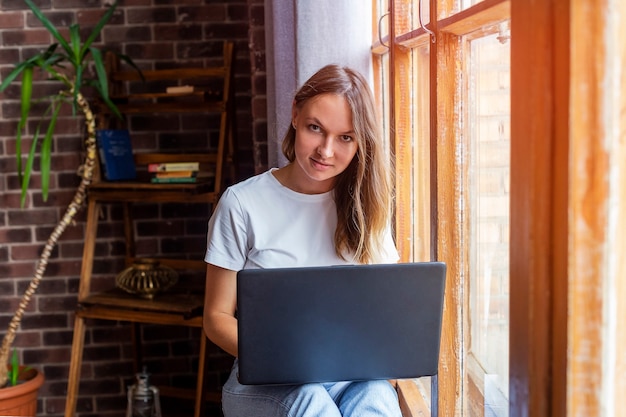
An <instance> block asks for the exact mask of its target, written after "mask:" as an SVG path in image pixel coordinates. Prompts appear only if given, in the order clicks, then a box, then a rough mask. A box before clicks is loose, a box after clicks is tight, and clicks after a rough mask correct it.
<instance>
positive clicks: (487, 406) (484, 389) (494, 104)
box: [373, 0, 510, 417]
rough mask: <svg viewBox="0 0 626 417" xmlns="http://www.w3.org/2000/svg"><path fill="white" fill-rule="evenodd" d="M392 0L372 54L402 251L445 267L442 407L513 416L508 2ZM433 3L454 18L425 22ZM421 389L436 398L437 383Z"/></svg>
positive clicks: (384, 8)
mask: <svg viewBox="0 0 626 417" xmlns="http://www.w3.org/2000/svg"><path fill="white" fill-rule="evenodd" d="M440 3H444V2H440ZM392 4H393V8H394V9H393V10H389V3H388V2H387V1H384V0H380V1H378V2H377V16H378V17H379V18H380V27H379V28H376V29H377V31H378V32H379V33H377V34H376V36H375V39H374V44H375V46H374V48H373V50H374V53H375V57H376V58H375V62H376V65H375V68H376V69H378V80H379V87H378V88H379V90H380V93H381V94H380V95H379V96H380V97H384V111H383V114H384V115H385V120H386V126H387V129H386V130H387V132H388V133H389V134H390V135H391V137H392V138H393V148H394V152H395V153H394V154H395V163H396V176H397V179H396V181H397V184H396V185H397V205H396V237H397V242H398V248H399V250H400V253H401V257H402V260H403V261H423V260H429V259H437V260H443V261H445V262H446V263H447V265H448V277H447V287H446V292H447V294H446V297H447V298H446V308H445V311H444V315H445V318H444V329H443V332H444V335H443V338H444V340H446V343H442V352H441V355H442V358H443V360H444V361H447V365H448V366H447V369H448V370H449V374H447V375H445V380H443V379H442V378H439V382H438V391H439V396H440V398H441V396H442V395H443V396H444V397H445V398H447V401H445V402H442V401H439V404H438V407H439V413H441V414H440V415H454V413H455V412H458V410H463V412H464V415H468V416H497V417H504V416H508V353H509V349H508V337H509V285H508V282H509V276H508V270H509V262H508V249H509V238H508V237H509V198H510V195H509V190H510V186H509V176H510V42H509V38H510V33H509V21H510V14H509V4H508V2H506V1H464V2H462V4H461V5H460V7H461V10H452V9H449V10H447V9H443V10H442V8H441V7H442V4H435V2H434V1H433V2H432V3H430V4H429V2H428V1H426V0H422V5H420V4H419V1H417V0H396V1H394V2H393V3H392ZM431 10H440V13H439V15H441V16H445V18H443V19H439V20H438V21H437V22H436V25H430V24H428V23H429V22H430V21H431V19H433V16H432V15H430V11H431ZM388 12H389V15H388V16H386V13H388ZM423 25H427V26H423ZM435 28H437V29H435ZM392 32H393V33H395V36H393V37H392V36H390V35H389V34H390V33H392ZM431 32H432V33H431ZM433 36H434V39H436V42H433ZM433 174H435V175H433ZM431 232H432V234H431ZM431 242H432V243H431ZM446 323H447V324H448V325H446ZM450 323H454V325H450ZM456 358H463V359H462V360H459V359H456ZM440 376H441V375H440ZM450 376H452V378H450ZM405 383H406V382H405ZM415 385H416V387H418V389H419V390H420V391H422V395H423V396H424V397H426V398H428V397H429V384H428V381H424V379H422V380H419V381H415ZM457 393H460V394H457ZM424 403H426V404H427V403H428V402H427V401H425V402H424Z"/></svg>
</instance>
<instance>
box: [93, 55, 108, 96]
mask: <svg viewBox="0 0 626 417" xmlns="http://www.w3.org/2000/svg"><path fill="white" fill-rule="evenodd" d="M89 50H90V51H91V56H92V58H93V63H94V67H95V68H96V74H97V75H98V83H99V84H100V87H101V88H100V90H99V92H100V94H101V95H102V98H109V79H108V77H107V72H106V69H105V68H104V62H103V61H102V53H101V52H100V50H99V49H97V48H89Z"/></svg>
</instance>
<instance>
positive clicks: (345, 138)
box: [341, 135, 354, 142]
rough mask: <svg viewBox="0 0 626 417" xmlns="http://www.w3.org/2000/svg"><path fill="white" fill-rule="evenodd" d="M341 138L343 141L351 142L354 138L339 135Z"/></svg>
mask: <svg viewBox="0 0 626 417" xmlns="http://www.w3.org/2000/svg"><path fill="white" fill-rule="evenodd" d="M341 140H342V141H344V142H352V141H353V140H354V138H353V137H352V136H348V135H342V136H341Z"/></svg>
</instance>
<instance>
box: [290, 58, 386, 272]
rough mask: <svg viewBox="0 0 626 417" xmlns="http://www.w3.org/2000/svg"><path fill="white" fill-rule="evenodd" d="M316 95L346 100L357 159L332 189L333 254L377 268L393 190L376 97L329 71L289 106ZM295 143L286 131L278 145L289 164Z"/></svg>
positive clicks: (353, 77)
mask: <svg viewBox="0 0 626 417" xmlns="http://www.w3.org/2000/svg"><path fill="white" fill-rule="evenodd" d="M320 94H337V95H340V96H342V97H344V98H345V99H346V101H347V103H348V105H349V107H350V109H351V111H352V125H353V128H354V133H355V138H356V141H357V144H358V149H357V152H356V155H355V156H354V158H353V160H352V162H351V163H350V165H349V166H348V168H346V170H345V171H344V172H342V173H341V174H340V175H339V176H338V177H337V182H336V184H335V188H334V197H335V202H336V205H337V229H336V230H335V252H336V253H337V255H338V256H340V257H342V258H344V259H345V258H346V254H353V256H354V259H355V260H356V261H357V262H359V263H375V262H377V261H379V258H380V254H381V251H382V245H383V237H384V233H385V231H386V230H387V228H388V227H389V225H390V216H391V203H392V201H393V193H392V191H393V188H392V167H391V160H390V156H388V155H387V154H386V152H385V149H384V144H383V136H382V129H381V126H380V122H379V117H378V113H377V111H376V104H375V101H374V97H373V95H372V91H371V89H370V87H369V85H368V83H367V81H366V80H365V78H363V76H362V75H361V74H359V73H358V72H356V71H354V70H352V69H350V68H347V67H340V66H338V65H327V66H325V67H323V68H321V69H320V70H319V71H318V72H316V73H315V74H314V75H313V76H312V77H311V78H309V80H308V81H307V82H305V83H304V85H303V86H302V87H301V88H300V89H299V90H298V92H297V93H296V95H295V98H294V104H293V105H294V106H295V107H297V108H302V106H303V105H304V103H306V102H307V101H308V100H310V99H312V98H314V97H316V96H318V95H320ZM295 141H296V130H295V129H294V127H293V126H291V125H290V126H289V129H288V130H287V133H286V134H285V137H284V139H283V144H282V151H283V154H284V155H285V157H286V158H287V160H289V162H293V161H294V160H295Z"/></svg>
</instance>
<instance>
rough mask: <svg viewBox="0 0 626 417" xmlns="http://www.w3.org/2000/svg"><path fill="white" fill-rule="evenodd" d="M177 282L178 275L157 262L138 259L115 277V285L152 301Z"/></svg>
mask: <svg viewBox="0 0 626 417" xmlns="http://www.w3.org/2000/svg"><path fill="white" fill-rule="evenodd" d="M177 282H178V273H177V272H176V271H175V270H174V269H172V268H170V267H169V266H166V265H161V264H160V262H159V261H156V260H150V259H138V260H136V261H135V262H134V263H133V264H132V265H131V266H130V267H128V268H126V269H124V270H123V271H122V272H120V273H119V275H118V276H117V277H115V285H116V286H117V287H118V288H121V289H123V290H124V291H126V292H128V293H130V294H135V295H138V296H139V297H143V298H148V299H152V298H153V297H154V295H155V294H157V293H159V292H164V291H167V290H168V289H170V288H171V287H172V286H173V285H174V284H176V283H177Z"/></svg>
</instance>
